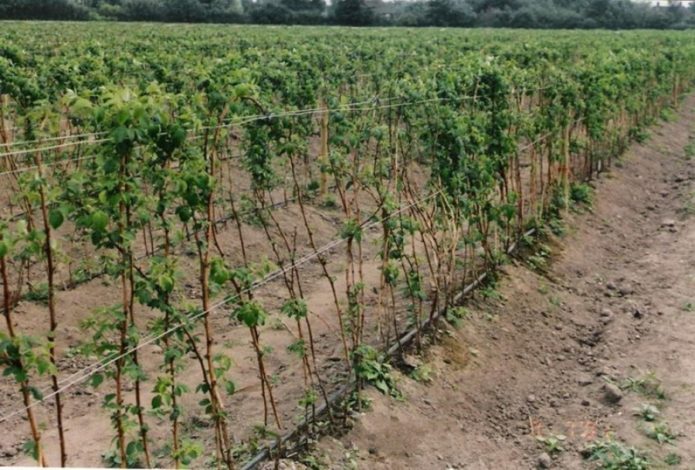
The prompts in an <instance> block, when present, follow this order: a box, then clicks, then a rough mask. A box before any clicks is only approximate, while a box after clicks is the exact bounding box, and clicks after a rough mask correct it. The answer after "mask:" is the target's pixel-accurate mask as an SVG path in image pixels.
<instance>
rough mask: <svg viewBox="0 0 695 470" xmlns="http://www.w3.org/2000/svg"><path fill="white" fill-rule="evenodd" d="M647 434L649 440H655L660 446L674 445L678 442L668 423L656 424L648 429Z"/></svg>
mask: <svg viewBox="0 0 695 470" xmlns="http://www.w3.org/2000/svg"><path fill="white" fill-rule="evenodd" d="M645 432H646V434H647V436H648V437H649V438H651V439H654V440H655V441H656V442H658V443H659V444H662V445H663V444H673V442H674V441H675V440H676V435H675V434H674V433H673V431H671V428H670V427H669V425H668V424H666V423H659V424H655V425H654V426H652V427H651V428H649V429H647V430H646V431H645Z"/></svg>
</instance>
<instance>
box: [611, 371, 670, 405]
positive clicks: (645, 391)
mask: <svg viewBox="0 0 695 470" xmlns="http://www.w3.org/2000/svg"><path fill="white" fill-rule="evenodd" d="M620 388H621V389H622V390H628V391H630V392H635V393H638V394H640V395H642V396H645V397H648V398H658V399H659V400H665V399H666V392H665V391H664V389H663V387H662V386H661V381H660V380H659V379H657V378H656V376H655V375H654V373H653V372H650V373H648V374H645V375H643V376H642V377H639V378H635V377H628V378H627V379H625V381H623V382H622V383H621V384H620Z"/></svg>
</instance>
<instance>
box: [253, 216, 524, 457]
mask: <svg viewBox="0 0 695 470" xmlns="http://www.w3.org/2000/svg"><path fill="white" fill-rule="evenodd" d="M535 232H536V229H535V228H532V229H530V230H528V231H526V232H525V233H524V234H523V235H522V236H521V237H520V238H519V239H523V238H526V237H529V236H531V235H533V234H534V233H535ZM518 245H519V240H517V241H515V242H514V243H512V244H511V245H510V246H509V248H508V249H507V254H512V253H513V252H514V251H516V248H517V246H518ZM490 272H491V271H489V270H487V271H484V272H483V273H481V274H480V275H479V276H478V277H477V278H476V279H475V280H473V282H471V283H470V284H468V285H467V286H465V287H464V288H463V290H461V291H460V292H459V293H458V294H456V296H454V298H453V300H452V303H458V302H460V301H461V299H463V297H465V296H466V295H468V294H469V293H471V292H472V291H473V290H474V289H476V288H477V287H478V286H480V284H482V283H483V282H484V281H485V279H487V277H488V276H489V275H490ZM447 308H448V307H447V306H444V307H442V308H440V309H439V310H437V311H436V312H434V315H432V317H431V318H430V317H426V318H425V319H424V320H423V321H422V323H421V324H420V325H418V326H415V327H413V328H411V329H410V330H409V331H407V332H406V333H404V334H403V335H402V336H401V337H400V338H398V339H397V340H396V341H395V342H394V343H393V344H392V345H391V346H390V347H389V348H387V349H386V351H385V354H386V355H387V356H389V357H392V356H394V355H395V353H396V352H397V351H398V350H400V349H401V348H402V347H403V346H407V345H408V344H409V343H410V342H411V341H412V340H413V339H414V338H415V336H416V335H417V332H418V331H422V330H423V329H425V328H427V327H429V326H430V325H431V324H432V323H434V322H435V321H436V320H437V319H438V318H439V317H441V316H443V315H444V314H445V313H446V310H447ZM356 387H357V382H355V381H354V380H351V381H349V382H348V383H347V384H345V385H343V386H342V387H340V388H339V389H338V390H336V391H334V392H333V393H331V394H330V395H329V396H328V401H326V402H324V403H322V404H321V405H320V406H318V407H317V408H316V412H315V413H314V417H319V416H322V415H324V414H325V413H326V412H327V411H328V409H329V408H332V407H333V406H334V405H335V404H336V403H338V402H339V401H340V400H342V399H344V398H345V397H347V396H348V395H349V394H350V393H351V392H353V391H354V390H355V389H356ZM310 424H311V421H310V420H307V419H306V418H303V419H302V421H301V422H300V423H299V424H298V425H297V426H295V428H294V429H292V430H291V431H289V432H287V433H286V434H284V435H283V436H281V437H280V438H279V439H278V440H276V441H273V442H271V443H269V444H268V445H266V446H265V447H263V448H262V449H261V450H260V451H258V452H257V453H256V455H254V456H253V457H252V458H251V460H248V461H247V462H246V463H244V465H243V466H242V467H241V470H254V469H255V468H257V467H258V465H259V464H260V463H261V462H263V461H264V460H266V459H268V458H270V457H271V456H272V454H273V452H274V451H275V450H276V449H277V448H278V446H279V447H280V448H282V445H283V444H284V443H286V442H289V441H291V440H292V439H293V438H294V437H295V436H297V435H298V434H299V433H300V432H301V430H302V429H305V428H307V427H308V426H309V425H310Z"/></svg>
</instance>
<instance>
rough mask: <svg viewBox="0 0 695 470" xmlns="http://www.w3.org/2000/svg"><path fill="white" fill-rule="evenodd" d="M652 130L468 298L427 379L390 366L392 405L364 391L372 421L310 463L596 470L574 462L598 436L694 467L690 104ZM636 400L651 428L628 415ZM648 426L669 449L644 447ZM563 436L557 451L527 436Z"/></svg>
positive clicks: (693, 108)
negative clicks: (554, 234)
mask: <svg viewBox="0 0 695 470" xmlns="http://www.w3.org/2000/svg"><path fill="white" fill-rule="evenodd" d="M651 134H652V137H651V138H650V139H649V140H648V141H647V142H646V143H644V144H641V145H634V146H632V147H631V148H630V150H629V151H628V153H627V154H626V155H625V156H624V158H623V160H622V161H621V162H620V164H618V165H617V166H618V167H617V168H614V169H613V170H611V171H610V172H609V173H607V174H606V175H605V176H604V177H603V178H602V179H601V180H600V181H599V182H597V183H596V184H595V185H594V186H595V202H594V204H593V206H592V208H591V209H590V210H588V211H584V213H581V214H577V213H573V214H570V215H569V216H568V217H567V219H566V222H567V233H566V234H565V235H564V236H562V237H560V238H550V239H546V240H544V241H543V242H542V243H543V246H542V247H541V248H543V249H544V250H546V251H549V252H551V253H552V254H551V255H550V258H551V259H550V261H549V262H548V264H547V265H546V266H544V267H542V268H541V269H540V270H539V269H538V268H534V267H532V265H531V264H530V263H528V261H524V260H522V259H521V258H519V259H515V260H513V261H512V262H511V263H510V264H509V265H507V266H506V267H505V268H504V270H503V276H502V278H501V280H500V282H499V284H498V286H497V288H496V289H497V290H496V293H497V294H499V297H498V298H496V297H497V296H496V295H495V292H491V293H492V294H493V295H488V296H487V297H484V296H482V295H480V294H477V297H476V298H473V299H470V300H468V302H467V303H466V308H467V309H468V311H469V312H470V314H469V317H468V318H467V319H466V320H464V321H463V323H462V324H461V325H460V326H459V327H458V328H453V327H451V326H446V327H442V330H440V332H439V333H438V334H437V339H436V342H435V343H436V344H434V345H433V346H432V347H430V348H429V349H428V350H427V352H426V353H425V354H424V355H423V356H422V357H421V358H419V359H418V360H419V361H421V363H422V364H424V368H421V370H426V371H427V370H428V371H430V372H431V373H430V376H431V381H430V382H429V383H423V381H416V380H413V379H412V378H410V377H408V376H407V375H406V374H407V371H406V370H405V369H402V371H403V372H404V373H401V372H398V373H397V375H398V377H399V388H400V390H401V391H402V392H403V394H404V399H403V400H400V401H399V400H394V399H390V398H386V397H384V396H383V395H380V394H378V393H377V392H375V391H374V390H370V391H368V393H367V394H368V396H369V397H370V398H371V399H372V400H373V404H372V408H371V411H368V412H366V413H364V414H362V415H361V416H360V417H359V418H358V420H357V421H356V423H355V425H354V427H353V429H352V430H351V431H349V432H348V433H346V434H345V435H343V436H342V437H340V438H333V437H327V438H324V439H322V440H321V441H320V442H319V444H318V446H317V448H316V449H315V450H314V452H313V454H312V458H314V459H316V460H319V461H321V462H323V463H324V464H325V465H326V467H328V468H365V469H406V468H412V469H447V468H460V469H463V468H465V469H527V468H536V467H541V468H546V467H552V468H558V469H576V468H596V467H597V466H598V463H596V462H589V461H588V460H586V459H585V458H584V457H583V456H582V452H581V451H582V450H583V449H586V447H587V446H588V445H589V444H591V443H592V442H595V441H596V440H602V439H603V440H606V439H610V440H614V441H618V442H622V443H624V444H625V446H626V447H635V448H636V449H638V450H640V451H642V452H644V453H645V454H648V456H649V459H650V464H649V466H648V468H684V469H695V394H694V393H693V392H694V391H695V192H694V191H695V160H693V159H692V158H691V159H688V158H687V156H686V153H687V152H686V150H685V147H686V145H687V144H689V142H691V140H692V141H695V140H693V139H694V138H695V96H690V97H689V98H688V99H686V100H685V102H684V103H683V107H682V111H681V112H680V113H679V115H678V117H677V118H676V119H673V120H671V122H666V123H663V124H660V125H658V126H656V127H654V128H653V129H652V131H651ZM534 250H536V251H538V250H539V247H538V246H536V247H535V248H534ZM531 254H532V253H531ZM524 259H526V260H528V258H524ZM631 379H632V380H631ZM629 383H631V384H632V386H631V387H627V385H628V384H629ZM608 384H614V385H616V386H617V387H618V388H616V387H614V386H610V385H608ZM657 384H658V385H657ZM662 392H663V395H665V398H664V397H663V396H662V397H660V395H662ZM646 405H651V406H653V407H655V409H654V410H650V409H648V411H651V413H644V414H656V410H658V414H656V416H655V418H656V420H655V421H654V422H648V421H646V420H645V419H644V417H642V416H639V415H637V414H636V411H635V410H639V409H641V408H642V407H643V406H646ZM654 426H657V429H661V430H662V431H666V430H670V434H672V435H673V436H672V439H667V440H671V441H672V442H671V443H663V444H659V443H658V442H657V441H656V440H654V439H653V438H650V437H649V436H648V434H650V431H652V430H653V429H654ZM667 434H668V433H665V432H662V433H661V437H664V436H665V435H667ZM562 436H565V440H564V441H561V444H560V447H562V450H558V451H557V452H552V451H550V450H551V449H549V447H551V445H548V444H544V443H542V442H540V441H539V439H538V438H552V437H556V438H557V437H559V438H560V439H561V437H562ZM544 453H547V454H549V455H544ZM679 460H680V462H681V463H680V464H676V462H677V461H679ZM669 462H670V463H669ZM614 468H633V467H614ZM634 468H637V467H634Z"/></svg>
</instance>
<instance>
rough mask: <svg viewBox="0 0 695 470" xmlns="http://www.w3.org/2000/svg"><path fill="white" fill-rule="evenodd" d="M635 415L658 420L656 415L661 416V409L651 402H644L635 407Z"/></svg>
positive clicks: (649, 419)
mask: <svg viewBox="0 0 695 470" xmlns="http://www.w3.org/2000/svg"><path fill="white" fill-rule="evenodd" d="M635 416H639V417H640V418H642V419H643V420H645V421H649V422H652V421H656V417H657V416H659V409H658V408H657V407H656V406H654V405H650V404H649V403H643V404H642V406H640V407H639V408H637V409H635Z"/></svg>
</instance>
